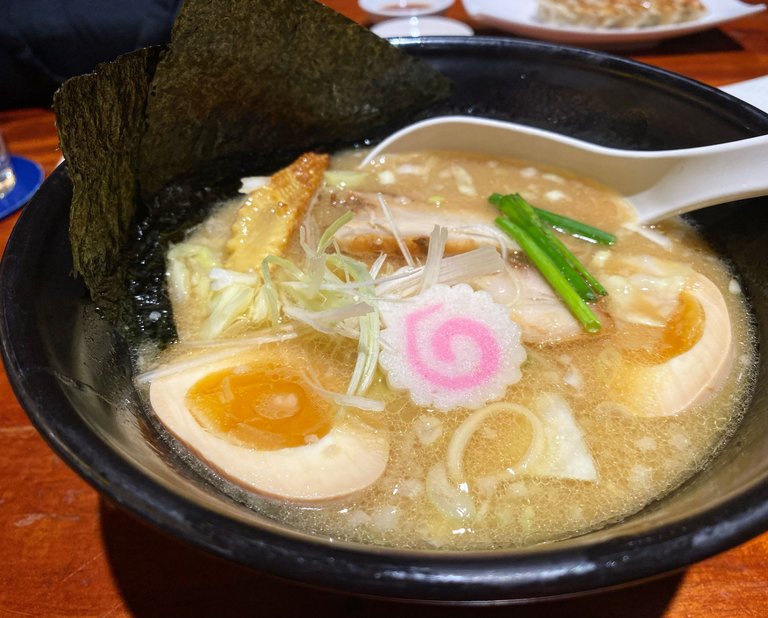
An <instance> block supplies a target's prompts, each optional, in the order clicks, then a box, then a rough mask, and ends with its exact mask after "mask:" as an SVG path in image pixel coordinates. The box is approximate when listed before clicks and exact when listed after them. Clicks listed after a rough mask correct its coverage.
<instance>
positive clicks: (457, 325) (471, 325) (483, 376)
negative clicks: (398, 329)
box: [405, 305, 501, 390]
mask: <svg viewBox="0 0 768 618" xmlns="http://www.w3.org/2000/svg"><path fill="white" fill-rule="evenodd" d="M441 308H442V305H432V306H431V307H425V308H424V309H419V310H416V311H414V312H413V313H410V314H409V315H408V316H407V317H406V318H405V328H406V335H405V336H406V353H407V356H408V362H409V363H410V364H411V365H412V366H413V367H414V369H416V371H418V372H419V375H421V376H422V377H423V378H424V379H425V380H428V381H430V382H431V383H432V384H435V385H437V386H442V387H443V388H449V389H451V390H461V389H467V388H472V387H475V386H478V385H480V384H483V383H484V382H487V381H488V378H490V377H491V376H492V375H494V374H495V373H496V372H497V371H498V370H499V364H500V361H501V358H500V357H501V352H500V351H499V345H498V344H497V343H496V340H495V339H494V337H493V333H492V332H491V331H490V329H489V328H488V327H487V326H486V325H485V324H484V323H483V322H481V321H480V320H474V319H472V318H463V317H456V318H449V319H447V320H445V321H444V322H442V323H441V324H440V325H439V326H438V327H437V329H436V330H434V331H433V332H432V338H431V340H430V341H429V343H430V344H431V348H432V353H433V354H434V356H435V358H436V359H438V360H440V361H444V362H446V363H454V362H455V361H456V354H455V352H454V350H453V347H452V346H451V342H452V341H453V340H454V338H456V337H465V338H468V339H470V340H472V342H473V343H474V344H475V345H476V346H477V348H479V350H480V362H479V363H478V364H477V365H476V366H475V367H473V368H471V369H470V370H469V371H468V372H465V373H463V374H455V375H451V374H447V373H443V372H441V371H438V370H437V369H434V368H433V367H430V366H429V364H427V363H426V362H425V361H424V359H423V358H422V356H421V351H420V350H419V346H418V337H417V334H418V326H419V324H420V323H422V322H423V320H424V318H425V317H427V316H429V315H432V314H433V313H435V312H437V311H440V309H441Z"/></svg>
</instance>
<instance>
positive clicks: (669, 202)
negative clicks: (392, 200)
mask: <svg viewBox="0 0 768 618" xmlns="http://www.w3.org/2000/svg"><path fill="white" fill-rule="evenodd" d="M416 150H461V151H468V152H483V153H486V154H489V155H494V156H509V157H517V158H521V159H526V160H529V161H535V162H537V163H541V164H546V165H552V166H555V167H559V168H562V169H566V170H569V171H572V172H574V173H576V174H579V175H583V176H587V177H590V178H593V179H594V180H596V181H598V182H601V183H603V184H605V185H607V186H609V187H611V188H613V189H614V190H616V191H618V192H619V193H621V194H622V195H623V196H624V197H625V198H626V199H627V200H628V201H629V202H630V203H631V204H632V206H634V208H635V212H636V213H637V218H638V222H639V223H642V224H646V223H654V222H656V221H660V220H662V219H665V218H667V217H670V216H673V215H678V214H682V213H685V212H689V211H692V210H696V209H699V208H704V207H706V206H713V205H715V204H722V203H725V202H732V201H735V200H740V199H746V198H750V197H758V196H761V195H766V194H768V135H762V136H759V137H753V138H749V139H743V140H739V141H735V142H728V143H725V144H717V145H714V146H704V147H699V148H686V149H681V150H663V151H635V150H619V149H614V148H606V147H603V146H598V145H595V144H591V143H589V142H585V141H581V140H578V139H574V138H571V137H567V136H564V135H560V134H559V133H554V132H552V131H544V130H542V129H536V128H533V127H528V126H525V125H521V124H515V123H511V122H504V121H500V120H491V119H487V118H477V117H473V116H440V117H437V118H430V119H429V120H424V121H421V122H417V123H415V124H412V125H410V126H407V127H405V128H403V129H401V130H400V131H398V132H396V133H394V134H393V135H391V136H389V137H388V138H386V139H385V140H384V141H382V142H381V143H380V144H379V145H378V146H376V148H374V149H373V150H372V151H371V152H370V153H369V154H368V156H367V157H366V158H365V159H364V161H363V163H362V164H361V166H365V165H367V164H369V163H371V162H372V161H375V160H376V159H378V158H379V157H381V156H383V155H385V154H387V153H396V152H409V151H416Z"/></svg>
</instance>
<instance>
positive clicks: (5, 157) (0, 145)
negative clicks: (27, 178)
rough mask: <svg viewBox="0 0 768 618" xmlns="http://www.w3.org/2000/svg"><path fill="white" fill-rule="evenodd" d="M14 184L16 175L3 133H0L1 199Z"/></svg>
mask: <svg viewBox="0 0 768 618" xmlns="http://www.w3.org/2000/svg"><path fill="white" fill-rule="evenodd" d="M14 186H16V175H15V174H14V173H13V166H12V165H11V155H9V154H8V150H7V149H6V147H5V142H4V141H3V135H2V134H1V133H0V199H3V198H4V197H5V196H6V195H8V193H10V192H11V191H12V190H13V187H14Z"/></svg>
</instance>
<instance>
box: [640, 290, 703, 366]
mask: <svg viewBox="0 0 768 618" xmlns="http://www.w3.org/2000/svg"><path fill="white" fill-rule="evenodd" d="M705 320H706V317H705V315H704V308H703V307H702V306H701V303H700V302H699V301H698V300H696V298H694V297H693V296H692V295H691V294H688V293H687V292H683V293H682V294H681V295H680V301H679V302H678V304H677V308H676V309H675V312H674V313H673V314H672V315H671V316H670V318H669V320H667V323H666V324H665V325H664V327H663V328H662V329H661V335H660V337H659V338H658V339H657V340H656V341H655V343H654V345H652V346H649V347H645V348H640V349H634V350H632V351H631V352H630V356H631V358H632V359H633V360H634V361H636V362H639V363H643V364H646V365H657V364H661V363H665V362H667V361H668V360H670V359H672V358H674V357H675V356H679V355H680V354H684V353H685V352H687V351H688V350H690V349H691V348H692V347H693V346H694V345H696V343H697V342H698V341H699V339H701V336H702V335H703V334H704V322H705Z"/></svg>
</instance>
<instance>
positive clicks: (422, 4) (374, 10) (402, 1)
mask: <svg viewBox="0 0 768 618" xmlns="http://www.w3.org/2000/svg"><path fill="white" fill-rule="evenodd" d="M454 1H455V0H358V4H359V5H360V8H361V9H363V10H364V11H365V12H366V13H368V14H369V15H370V16H371V17H372V18H373V19H375V20H381V19H389V18H393V17H418V16H420V15H437V14H438V13H442V12H443V11H445V10H446V9H448V8H449V7H450V6H451V5H452V4H453V3H454Z"/></svg>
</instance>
